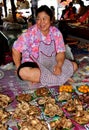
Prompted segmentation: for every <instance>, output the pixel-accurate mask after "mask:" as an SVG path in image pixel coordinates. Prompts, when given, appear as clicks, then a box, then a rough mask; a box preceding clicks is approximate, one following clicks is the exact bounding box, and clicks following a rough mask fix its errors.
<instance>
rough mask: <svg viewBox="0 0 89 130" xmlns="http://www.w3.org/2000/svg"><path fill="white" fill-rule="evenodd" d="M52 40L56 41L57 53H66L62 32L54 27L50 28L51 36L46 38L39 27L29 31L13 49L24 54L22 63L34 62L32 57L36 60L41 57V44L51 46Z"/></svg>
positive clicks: (18, 40)
mask: <svg viewBox="0 0 89 130" xmlns="http://www.w3.org/2000/svg"><path fill="white" fill-rule="evenodd" d="M52 40H54V41H55V51H56V53H58V52H65V45H64V40H63V37H62V34H61V32H60V31H59V30H58V29H57V28H56V27H54V26H51V27H50V31H49V34H48V35H47V36H46V37H45V36H44V35H43V34H42V33H41V32H40V30H39V29H38V28H37V25H36V24H35V25H34V26H32V27H30V28H28V29H27V31H26V32H25V33H23V34H22V35H21V36H19V38H18V39H17V40H16V41H15V42H14V44H13V48H15V49H16V50H18V51H19V52H21V53H22V63H23V62H26V61H32V59H31V55H32V56H34V57H35V58H36V59H37V58H38V57H39V45H40V42H45V43H46V44H51V43H52V42H51V41H52Z"/></svg>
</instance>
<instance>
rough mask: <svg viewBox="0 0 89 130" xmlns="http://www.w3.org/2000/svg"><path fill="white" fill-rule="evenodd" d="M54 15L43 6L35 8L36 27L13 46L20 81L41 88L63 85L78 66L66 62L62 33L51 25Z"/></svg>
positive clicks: (30, 29) (29, 30) (29, 29)
mask: <svg viewBox="0 0 89 130" xmlns="http://www.w3.org/2000/svg"><path fill="white" fill-rule="evenodd" d="M52 20H53V13H52V11H51V9H50V8H49V7H47V6H46V5H43V6H41V7H39V8H38V9H37V12H36V24H35V25H33V26H32V27H30V28H28V30H27V31H26V32H25V33H24V34H22V35H21V36H20V37H19V38H18V40H17V41H15V43H14V45H13V49H12V52H13V60H14V63H15V65H16V68H17V74H18V76H19V77H20V79H22V80H27V81H30V82H32V83H39V82H40V83H41V84H42V85H47V86H54V85H62V84H64V83H65V82H66V81H67V80H68V79H69V78H70V77H71V76H72V75H73V73H74V71H76V69H77V64H76V63H75V62H70V61H69V60H67V59H65V45H64V41H63V37H62V34H61V32H60V31H59V30H58V29H57V28H56V27H54V26H52Z"/></svg>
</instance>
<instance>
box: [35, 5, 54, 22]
mask: <svg viewBox="0 0 89 130" xmlns="http://www.w3.org/2000/svg"><path fill="white" fill-rule="evenodd" d="M41 12H45V13H46V14H47V15H49V17H50V20H53V12H52V10H51V9H50V8H49V7H48V6H47V5H42V6H40V7H39V8H38V9H37V10H36V16H37V15H38V14H39V13H41Z"/></svg>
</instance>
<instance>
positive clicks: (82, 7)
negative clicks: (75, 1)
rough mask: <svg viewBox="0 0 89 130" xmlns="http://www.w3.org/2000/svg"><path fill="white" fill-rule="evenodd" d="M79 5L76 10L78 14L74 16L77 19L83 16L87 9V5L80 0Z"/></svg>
mask: <svg viewBox="0 0 89 130" xmlns="http://www.w3.org/2000/svg"><path fill="white" fill-rule="evenodd" d="M79 5H80V8H79V10H78V14H77V17H76V18H77V19H78V18H80V17H81V16H83V15H84V14H85V13H86V11H87V7H86V6H85V5H84V2H83V1H82V0H80V2H79Z"/></svg>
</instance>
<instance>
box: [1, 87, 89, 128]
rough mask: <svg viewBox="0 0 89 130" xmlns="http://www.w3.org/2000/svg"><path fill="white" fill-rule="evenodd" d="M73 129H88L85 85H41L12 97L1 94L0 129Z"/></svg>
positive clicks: (88, 100) (88, 104)
mask: <svg viewBox="0 0 89 130" xmlns="http://www.w3.org/2000/svg"><path fill="white" fill-rule="evenodd" d="M84 90H86V92H85V91H84ZM13 104H14V105H13ZM74 129H79V130H82V129H85V130H87V129H89V86H88V85H81V86H77V87H76V89H75V88H74V87H73V86H71V85H62V86H57V87H49V88H48V87H41V88H37V89H35V90H32V91H31V92H30V93H21V94H19V95H17V96H16V97H15V99H14V100H12V99H11V97H9V96H8V95H4V94H0V130H74Z"/></svg>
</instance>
